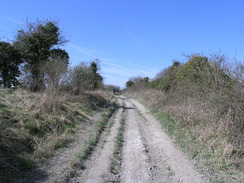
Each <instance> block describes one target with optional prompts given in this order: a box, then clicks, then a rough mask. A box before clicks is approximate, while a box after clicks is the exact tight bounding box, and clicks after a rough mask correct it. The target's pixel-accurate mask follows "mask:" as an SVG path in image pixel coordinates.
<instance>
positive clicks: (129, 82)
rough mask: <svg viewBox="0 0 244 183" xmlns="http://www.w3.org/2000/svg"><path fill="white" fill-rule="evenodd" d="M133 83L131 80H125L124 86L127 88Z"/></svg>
mask: <svg viewBox="0 0 244 183" xmlns="http://www.w3.org/2000/svg"><path fill="white" fill-rule="evenodd" d="M134 84H135V83H134V82H133V81H131V80H129V81H127V82H126V87H127V88H129V87H132V86H133V85H134Z"/></svg>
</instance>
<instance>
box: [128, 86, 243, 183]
mask: <svg viewBox="0 0 244 183" xmlns="http://www.w3.org/2000/svg"><path fill="white" fill-rule="evenodd" d="M187 92H189V90H188V91H187ZM126 94H127V95H129V96H131V97H133V98H136V99H139V100H140V101H141V102H143V103H144V104H146V105H147V106H148V107H149V108H151V109H152V111H153V112H154V114H155V115H156V117H157V118H158V120H159V121H161V123H162V126H163V127H164V128H165V129H166V131H167V132H168V134H169V135H170V136H171V137H172V138H173V139H174V141H175V142H176V143H177V144H178V145H179V146H181V147H182V148H183V150H184V151H185V152H188V153H189V155H190V157H191V158H193V159H194V160H196V162H197V165H198V167H199V168H200V170H201V171H202V172H203V173H205V174H207V175H209V177H210V180H211V181H212V182H241V181H242V179H243V172H244V162H243V159H244V157H243V156H244V149H243V139H244V138H243V131H242V132H241V129H242V130H243V128H241V126H239V129H237V127H236V126H235V125H241V123H240V122H238V120H239V119H238V118H239V117H240V116H239V117H238V114H239V113H236V116H235V117H236V118H235V119H233V113H232V111H227V112H226V113H222V114H221V115H219V111H220V110H219V109H218V108H217V107H218V106H217V105H214V104H213V103H212V102H211V100H210V99H208V98H207V97H199V96H196V95H194V94H192V95H185V93H184V90H183V89H182V90H181V93H164V92H161V91H158V90H153V89H145V88H144V89H140V90H134V91H133V90H132V91H127V93H126ZM221 107H223V106H221ZM235 120H237V121H235ZM234 122H237V124H235V123H234ZM233 131H235V134H233Z"/></svg>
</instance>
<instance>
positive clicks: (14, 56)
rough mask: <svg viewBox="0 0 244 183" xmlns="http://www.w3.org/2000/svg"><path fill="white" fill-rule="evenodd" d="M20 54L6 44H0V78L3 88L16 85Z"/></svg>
mask: <svg viewBox="0 0 244 183" xmlns="http://www.w3.org/2000/svg"><path fill="white" fill-rule="evenodd" d="M19 64H20V54H19V53H18V51H17V50H16V49H15V48H14V47H13V46H12V45H11V44H10V43H7V42H0V77H1V78H2V80H3V86H4V87H6V88H10V87H12V86H16V85H17V84H18V80H17V77H18V76H19V75H20V71H19Z"/></svg>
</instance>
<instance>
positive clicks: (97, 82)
mask: <svg viewBox="0 0 244 183" xmlns="http://www.w3.org/2000/svg"><path fill="white" fill-rule="evenodd" d="M90 68H91V70H92V73H93V75H92V76H91V77H92V78H93V84H92V85H93V90H95V89H98V88H99V86H101V84H102V81H103V77H102V76H101V75H100V74H99V73H98V70H99V69H100V68H99V60H98V59H96V60H95V61H92V62H91V65H90Z"/></svg>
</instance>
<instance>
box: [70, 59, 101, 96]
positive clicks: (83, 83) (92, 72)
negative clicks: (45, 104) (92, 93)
mask: <svg viewBox="0 0 244 183" xmlns="http://www.w3.org/2000/svg"><path fill="white" fill-rule="evenodd" d="M98 70H99V65H98V63H95V62H91V64H90V65H88V64H87V63H85V62H82V63H80V64H79V65H77V66H75V67H73V68H71V70H70V71H69V76H68V79H67V81H66V85H67V86H68V87H69V88H70V89H71V90H73V91H74V93H75V94H77V95H78V94H84V92H85V91H88V90H95V89H98V88H101V86H102V81H103V78H102V76H101V75H100V74H99V73H98Z"/></svg>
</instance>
